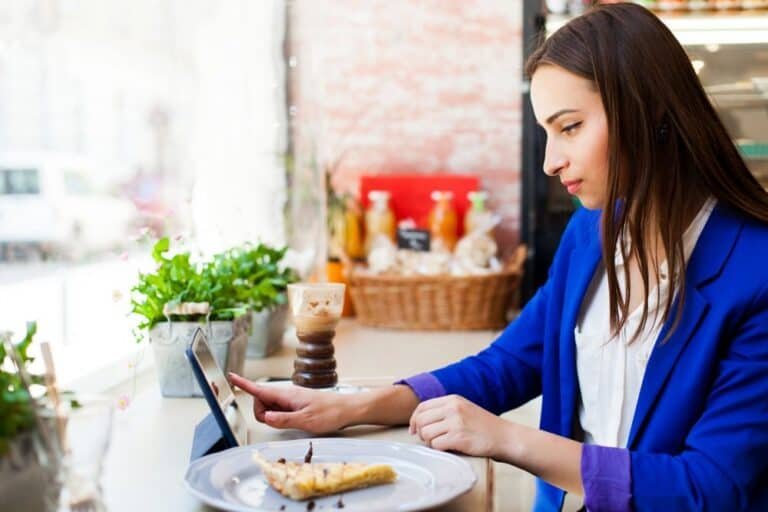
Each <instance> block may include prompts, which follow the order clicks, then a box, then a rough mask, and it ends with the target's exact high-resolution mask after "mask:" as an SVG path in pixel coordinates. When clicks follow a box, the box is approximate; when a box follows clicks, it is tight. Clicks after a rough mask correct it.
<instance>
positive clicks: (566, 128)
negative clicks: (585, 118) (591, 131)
mask: <svg viewBox="0 0 768 512" xmlns="http://www.w3.org/2000/svg"><path fill="white" fill-rule="evenodd" d="M579 126H581V121H579V122H578V123H573V124H569V125H568V126H564V127H563V129H562V130H561V132H562V133H565V134H570V133H572V132H573V131H574V130H575V129H576V128H578V127H579Z"/></svg>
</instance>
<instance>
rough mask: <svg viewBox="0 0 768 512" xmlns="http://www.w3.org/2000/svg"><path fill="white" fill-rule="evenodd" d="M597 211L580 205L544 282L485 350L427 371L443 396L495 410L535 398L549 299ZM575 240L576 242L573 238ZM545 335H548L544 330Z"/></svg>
mask: <svg viewBox="0 0 768 512" xmlns="http://www.w3.org/2000/svg"><path fill="white" fill-rule="evenodd" d="M598 218H599V216H598V214H591V213H588V211H587V210H585V209H583V208H580V209H578V210H577V211H576V212H575V213H574V214H573V215H572V216H571V219H570V221H569V222H568V226H567V227H566V230H565V232H564V233H563V236H562V238H561V239H560V244H559V245H558V248H557V251H556V252H555V257H554V259H553V261H552V265H551V266H550V268H549V273H548V276H547V281H546V283H544V285H543V286H542V287H541V288H539V290H538V291H537V292H536V294H535V295H534V296H533V298H532V299H531V300H529V301H528V303H527V304H526V305H525V307H524V308H523V310H522V311H521V312H520V315H519V316H518V317H517V318H516V319H515V320H514V321H513V322H512V323H511V324H509V325H508V326H507V328H506V329H505V330H504V331H503V332H502V333H501V335H500V336H499V337H498V338H497V339H496V341H494V342H493V343H492V344H491V345H490V346H489V347H488V348H486V349H485V350H483V351H482V352H480V353H478V354H477V355H474V356H471V357H467V358H465V359H463V360H461V361H459V362H457V363H454V364H451V365H448V366H446V367H443V368H441V369H439V370H435V371H432V372H430V373H432V375H434V376H435V377H437V379H438V380H439V381H440V383H441V384H442V385H443V388H444V389H445V393H446V394H457V395H461V396H463V397H465V398H466V399H468V400H470V401H471V402H474V403H475V404H477V405H479V406H480V407H482V408H484V409H486V410H488V411H490V412H493V413H495V414H501V413H503V412H506V411H509V410H511V409H514V408H516V407H519V406H520V405H522V404H524V403H526V402H528V401H529V400H531V399H533V398H536V397H537V396H539V395H540V394H541V389H542V362H543V359H544V341H545V339H546V336H547V334H548V333H547V326H548V325H551V324H557V323H558V322H559V321H560V319H559V318H557V319H556V320H555V321H548V320H547V318H548V316H549V315H550V313H549V312H550V311H552V310H553V308H552V304H551V302H553V301H554V302H557V298H556V297H554V296H555V295H557V294H558V293H560V292H562V291H563V283H562V282H560V280H561V278H560V277H559V276H560V275H562V274H561V272H560V271H559V270H558V269H560V267H563V266H567V262H568V260H569V258H570V254H571V252H572V250H573V247H574V244H576V243H582V244H583V243H586V242H587V241H588V238H586V237H587V236H588V235H586V234H585V233H589V232H590V231H592V232H594V233H592V236H596V235H597V224H595V221H596V220H597V219H598ZM577 240H578V242H577ZM550 335H551V334H550Z"/></svg>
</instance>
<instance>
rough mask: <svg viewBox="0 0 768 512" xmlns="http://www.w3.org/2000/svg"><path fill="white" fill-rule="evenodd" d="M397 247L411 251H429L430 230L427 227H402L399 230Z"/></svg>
mask: <svg viewBox="0 0 768 512" xmlns="http://www.w3.org/2000/svg"><path fill="white" fill-rule="evenodd" d="M397 248H398V249H408V250H411V251H421V252H428V251H429V231H428V230H426V229H408V228H405V229H404V228H400V229H398V230H397Z"/></svg>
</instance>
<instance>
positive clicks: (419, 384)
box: [395, 373, 445, 402]
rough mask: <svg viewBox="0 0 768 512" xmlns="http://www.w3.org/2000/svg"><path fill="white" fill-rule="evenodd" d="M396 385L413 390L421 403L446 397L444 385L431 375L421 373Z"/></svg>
mask: <svg viewBox="0 0 768 512" xmlns="http://www.w3.org/2000/svg"><path fill="white" fill-rule="evenodd" d="M395 384H405V385H406V386H408V387H409V388H411V389H412V390H413V392H414V393H416V396H417V397H418V398H419V401H421V402H423V401H425V400H430V399H432V398H437V397H440V396H444V395H445V388H444V387H443V384H442V383H441V382H440V381H439V380H437V377H435V376H434V375H432V374H431V373H420V374H418V375H414V376H413V377H408V378H407V379H403V380H399V381H397V382H395Z"/></svg>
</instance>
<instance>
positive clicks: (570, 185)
mask: <svg viewBox="0 0 768 512" xmlns="http://www.w3.org/2000/svg"><path fill="white" fill-rule="evenodd" d="M563 186H564V187H565V188H566V190H568V193H569V194H571V195H573V194H575V193H576V192H578V191H579V189H580V188H581V180H573V181H564V182H563Z"/></svg>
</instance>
